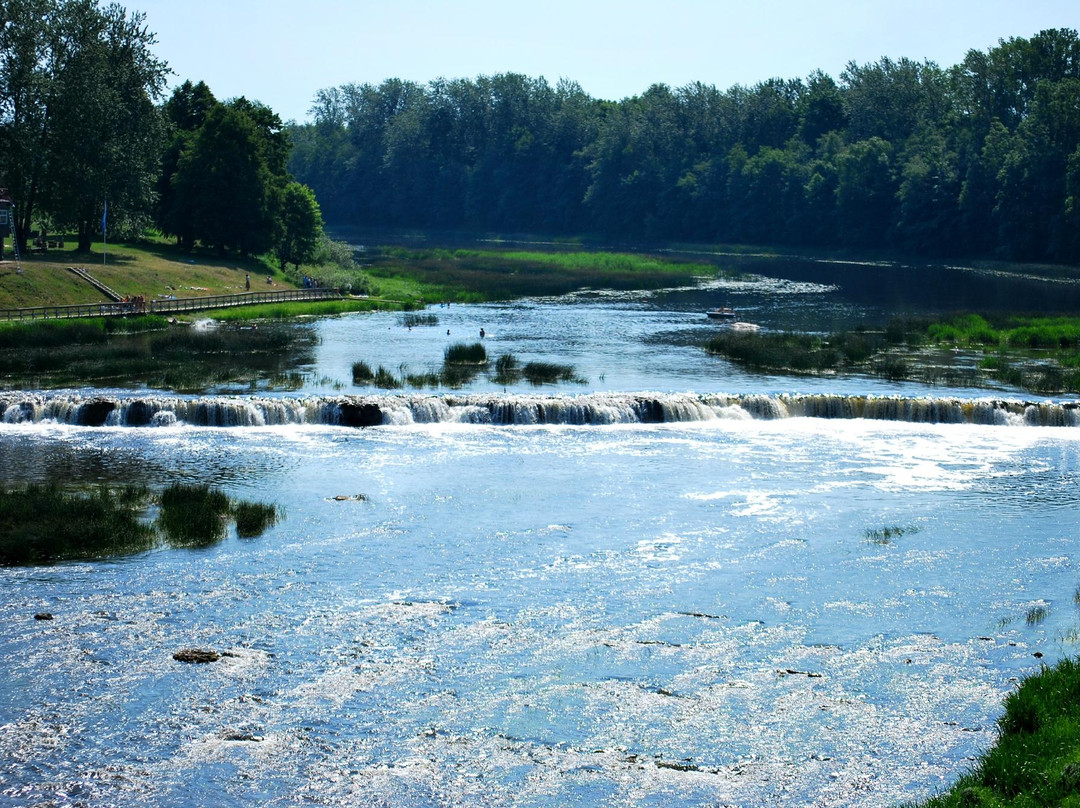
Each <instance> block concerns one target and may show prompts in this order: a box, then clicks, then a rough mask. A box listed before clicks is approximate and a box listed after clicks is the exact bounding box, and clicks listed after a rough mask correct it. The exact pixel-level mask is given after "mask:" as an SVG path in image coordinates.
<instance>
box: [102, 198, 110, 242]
mask: <svg viewBox="0 0 1080 808" xmlns="http://www.w3.org/2000/svg"><path fill="white" fill-rule="evenodd" d="M108 217H109V200H107V199H106V200H105V209H104V210H102V211H101V233H102V235H104V234H105V221H106V220H107V219H108Z"/></svg>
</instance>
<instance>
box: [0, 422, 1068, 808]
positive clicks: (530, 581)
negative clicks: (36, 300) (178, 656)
mask: <svg viewBox="0 0 1080 808" xmlns="http://www.w3.org/2000/svg"><path fill="white" fill-rule="evenodd" d="M2 429H3V430H4V433H3V445H4V447H5V460H6V465H5V467H6V468H7V469H8V470H9V471H8V474H9V475H11V476H18V477H34V476H37V475H39V474H40V473H42V472H45V473H53V474H56V473H60V472H62V471H64V470H67V471H68V472H69V473H73V470H75V469H83V470H85V471H86V472H88V473H90V474H91V475H92V474H94V473H95V472H94V470H95V469H99V468H104V467H107V468H110V469H113V470H117V469H118V470H120V472H119V473H122V472H123V470H124V469H125V468H132V469H134V468H137V469H139V470H141V472H142V474H143V477H144V479H146V480H147V482H150V483H158V482H162V483H163V482H165V481H168V480H174V479H176V478H177V477H178V476H179V477H184V478H198V479H201V480H208V481H211V482H217V483H219V484H222V485H224V486H225V487H226V488H227V489H228V490H229V491H230V492H231V493H233V494H235V495H238V496H243V497H248V498H255V499H263V500H270V501H274V502H277V503H278V504H280V505H282V506H283V507H284V509H285V511H286V513H287V518H286V520H285V521H284V522H283V523H282V524H280V525H279V526H277V527H275V528H273V529H271V530H270V531H269V532H268V533H267V534H266V535H264V536H263V537H261V538H259V539H255V540H238V539H235V538H232V539H229V540H227V541H225V542H224V543H222V544H221V545H219V546H217V547H214V548H211V549H208V550H200V551H179V550H162V551H157V552H152V553H149V554H145V555H142V556H136V557H132V558H127V559H122V560H116V561H113V562H84V563H70V564H61V565H56V566H52V567H41V568H32V569H6V570H2V571H0V582H2V583H0V585H2V586H3V589H4V591H5V593H6V595H7V596H6V597H5V598H4V601H3V605H2V621H0V625H2V626H3V629H2V630H0V651H2V653H3V655H4V658H5V659H6V660H7V664H6V668H7V671H6V674H7V675H6V676H5V679H4V684H3V686H2V691H0V692H2V695H3V698H2V700H0V759H2V760H3V761H4V762H3V763H2V764H0V782H2V786H3V788H2V791H0V794H2V800H3V801H4V802H5V804H10V805H17V804H26V803H30V804H35V803H38V802H43V801H50V800H52V801H55V802H65V801H71V802H75V801H82V802H85V803H86V804H93V805H129V804H133V803H138V804H150V805H171V804H222V805H224V804H230V803H235V802H237V801H252V802H260V803H263V802H269V803H273V802H287V801H290V800H297V799H299V800H301V801H310V802H315V803H320V804H330V805H350V804H354V803H356V802H357V801H361V802H365V803H368V804H390V805H403V806H411V805H430V804H433V803H438V804H453V805H492V804H499V805H566V804H575V803H576V804H603V805H643V804H644V805H701V804H725V803H728V804H738V805H764V804H769V805H805V804H811V803H812V804H821V805H851V804H863V805H890V804H895V803H896V802H898V801H900V800H902V799H908V798H912V797H916V796H920V795H926V794H928V793H930V792H932V791H933V790H934V789H936V788H938V787H940V786H942V785H944V784H945V783H947V782H948V781H949V780H950V779H951V778H953V777H955V776H956V775H957V774H958V773H959V772H960V771H961V770H962V769H963V768H964V767H965V766H966V765H967V764H968V760H969V757H970V756H971V755H974V754H977V753H978V751H979V750H981V749H983V748H985V747H986V746H987V745H988V744H989V743H990V742H992V739H993V722H994V720H995V718H996V716H997V714H998V712H999V709H1000V706H999V705H1000V700H1001V698H1002V696H1003V695H1004V694H1005V693H1006V692H1008V690H1009V688H1010V687H1012V686H1013V683H1014V682H1015V680H1016V677H1019V676H1022V675H1023V674H1025V673H1027V672H1030V671H1032V670H1034V669H1035V668H1036V667H1037V666H1038V664H1039V660H1038V659H1037V658H1036V657H1035V656H1033V655H1034V654H1035V653H1036V652H1039V653H1042V654H1044V655H1045V656H1044V657H1043V660H1045V661H1052V660H1053V659H1054V658H1056V657H1058V656H1059V655H1061V654H1063V653H1069V652H1070V650H1071V649H1072V646H1071V645H1070V644H1069V640H1068V637H1069V636H1070V635H1069V631H1070V630H1071V629H1072V628H1073V627H1074V625H1075V624H1076V612H1075V608H1074V606H1073V605H1072V600H1071V599H1072V593H1073V591H1074V589H1075V587H1076V585H1077V583H1078V573H1077V571H1076V569H1075V568H1074V566H1073V564H1072V563H1071V561H1070V559H1072V558H1073V557H1075V553H1076V549H1077V547H1076V545H1077V542H1078V540H1080V536H1078V535H1077V533H1076V527H1075V525H1076V513H1077V501H1076V493H1075V492H1076V490H1077V486H1076V483H1077V474H1078V471H1080V440H1078V437H1077V436H1076V434H1075V433H1074V432H1073V431H1072V430H1069V429H1066V430H1060V429H1049V428H1039V427H1023V428H1018V429H1009V428H1003V427H997V426H979V425H966V424H963V425H956V424H947V425H919V424H906V423H875V422H867V421H857V420H844V421H835V420H816V419H787V420H782V421H755V420H749V421H747V420H723V419H715V420H711V421H708V422H699V423H695V424H690V425H679V424H662V425H642V424H633V425H621V426H620V425H616V426H600V427H597V426H582V427H576V426H518V427H500V426H470V425H463V424H427V425H410V426H404V427H395V426H385V427H382V428H379V429H368V430H356V429H350V428H344V427H330V426H283V427H252V428H244V429H221V428H209V427H206V428H196V427H180V426H177V427H166V428H154V429H110V428H103V429H102V428H97V429H95V428H88V427H70V426H68V427H63V426H58V425H48V424H45V425H37V426H34V425H28V424H20V425H9V426H6V427H2ZM357 494H363V495H364V498H363V499H361V500H358V499H351V500H347V501H338V500H336V499H335V498H334V497H335V496H337V495H347V496H350V497H354V496H355V495H357ZM885 528H890V529H892V530H895V534H892V533H891V532H890V536H891V538H889V539H887V540H886V539H883V538H882V534H883V531H884V529H885ZM1036 602H1037V603H1039V604H1048V606H1049V612H1050V616H1049V618H1048V619H1047V620H1046V621H1044V622H1042V623H1039V624H1036V625H1029V624H1028V623H1027V622H1026V621H1025V614H1026V611H1027V610H1028V609H1029V608H1030V606H1031V604H1032V603H1036ZM40 611H48V612H51V613H53V614H54V616H55V619H54V620H53V621H49V622H42V621H35V620H34V619H33V615H34V614H35V613H36V612H40ZM189 646H201V647H208V648H213V649H215V650H219V651H227V652H229V653H230V654H235V656H226V657H224V658H223V659H222V660H220V661H219V662H217V663H214V664H212V665H208V666H185V665H183V664H181V663H178V662H175V661H173V659H172V654H173V652H175V651H176V650H178V649H180V648H183V647H189Z"/></svg>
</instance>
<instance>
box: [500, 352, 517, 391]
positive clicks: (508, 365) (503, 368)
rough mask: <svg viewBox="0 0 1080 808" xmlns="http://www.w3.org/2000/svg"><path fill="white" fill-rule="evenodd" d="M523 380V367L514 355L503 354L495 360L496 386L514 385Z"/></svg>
mask: <svg viewBox="0 0 1080 808" xmlns="http://www.w3.org/2000/svg"><path fill="white" fill-rule="evenodd" d="M520 378H521V365H520V363H519V362H518V360H517V357H515V356H514V355H513V354H508V353H507V354H502V355H501V356H500V357H499V358H498V359H496V360H495V376H494V377H493V381H494V382H495V383H496V384H514V383H515V382H516V381H518V379H520Z"/></svg>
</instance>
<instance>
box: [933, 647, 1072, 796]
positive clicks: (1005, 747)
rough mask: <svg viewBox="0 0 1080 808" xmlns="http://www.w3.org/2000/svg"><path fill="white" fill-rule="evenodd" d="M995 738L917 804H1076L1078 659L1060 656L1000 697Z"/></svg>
mask: <svg viewBox="0 0 1080 808" xmlns="http://www.w3.org/2000/svg"><path fill="white" fill-rule="evenodd" d="M998 733H999V734H998V739H997V742H996V743H995V744H994V746H993V747H991V748H990V749H989V750H987V751H986V752H985V753H984V754H983V755H981V756H980V758H979V761H978V763H977V764H976V765H975V767H974V768H973V769H972V770H971V772H969V773H968V774H966V775H964V776H963V777H961V778H960V780H959V781H957V783H956V785H954V786H953V787H952V788H951V789H950V790H949V791H948V792H947V793H945V794H942V795H940V796H937V797H934V798H933V799H930V800H928V801H926V802H924V803H920V805H921V806H923V808H953V807H954V806H955V807H956V808H959V806H979V805H985V806H1008V807H1012V806H1015V807H1016V808H1020V806H1037V805H1054V806H1078V805H1080V751H1078V750H1080V664H1078V663H1077V662H1076V661H1075V660H1072V659H1063V660H1062V661H1060V662H1058V663H1057V664H1056V665H1054V666H1053V667H1049V668H1047V667H1044V668H1043V669H1042V670H1040V671H1039V672H1038V673H1036V674H1034V675H1032V676H1029V677H1027V678H1026V679H1025V680H1024V681H1023V682H1022V683H1021V685H1020V687H1019V688H1018V689H1017V690H1015V691H1013V692H1012V693H1010V694H1009V695H1008V696H1007V697H1006V699H1005V713H1004V715H1002V717H1001V718H1000V719H999V720H998Z"/></svg>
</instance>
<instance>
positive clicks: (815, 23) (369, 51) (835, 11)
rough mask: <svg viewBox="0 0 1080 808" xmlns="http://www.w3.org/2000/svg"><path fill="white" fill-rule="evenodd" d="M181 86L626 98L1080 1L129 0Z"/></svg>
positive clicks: (939, 39) (1020, 20)
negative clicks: (537, 87)
mask: <svg viewBox="0 0 1080 808" xmlns="http://www.w3.org/2000/svg"><path fill="white" fill-rule="evenodd" d="M120 2H121V4H122V5H124V6H126V7H127V8H128V9H130V10H132V11H142V12H145V13H146V22H147V25H148V27H149V28H150V30H151V31H153V32H155V33H156V34H157V38H158V45H157V46H156V47H155V49H154V50H155V52H156V53H157V54H158V55H159V56H160V57H161V58H163V59H165V60H166V61H167V62H168V63H169V65H170V67H171V68H172V69H173V71H174V72H175V74H176V75H175V76H174V77H173V79H174V81H173V84H174V85H175V84H177V83H180V82H182V81H184V80H185V79H191V80H193V81H199V80H202V81H205V82H206V83H207V84H208V85H209V86H210V89H211V90H212V91H213V92H214V94H215V95H216V96H217V97H218V98H219V99H226V98H232V97H234V96H238V95H246V96H247V97H248V98H252V99H257V100H259V101H261V102H263V103H264V104H267V105H269V106H270V107H271V108H272V109H273V110H274V111H275V112H277V113H278V114H279V115H280V116H281V117H282V118H283V119H284V120H296V121H304V120H306V119H307V118H308V109H309V108H310V106H311V101H312V98H313V97H314V95H315V93H316V91H318V90H320V89H323V88H327V87H335V86H338V85H341V84H347V83H349V82H357V83H365V82H370V83H373V84H377V83H379V82H381V81H383V80H384V79H387V78H403V79H411V80H414V81H417V82H421V83H425V82H427V81H430V80H431V79H434V78H438V77H440V76H441V77H446V78H474V77H476V76H480V75H491V74H493V73H503V72H516V73H524V74H526V75H528V76H532V77H538V76H543V77H545V78H546V79H547V80H548V81H550V82H551V83H553V84H554V83H555V82H556V81H558V80H559V79H560V78H567V79H572V80H574V81H577V82H578V83H579V84H581V86H582V88H583V89H584V90H585V91H586V92H587V93H589V94H590V95H592V96H593V97H595V98H604V99H610V100H618V99H621V98H625V97H627V96H632V95H638V94H640V93H641V92H643V91H644V90H646V89H647V88H648V87H649V85H651V84H654V83H657V82H663V83H665V84H668V85H671V86H673V87H680V86H683V85H685V84H688V83H690V82H692V81H701V82H704V83H706V84H714V85H716V86H717V87H719V88H720V89H727V88H729V87H731V86H732V85H734V84H743V85H747V86H749V85H753V84H756V83H757V82H759V81H764V80H765V79H769V78H774V77H779V78H805V77H806V76H807V75H808V74H809V73H810V72H811V71H813V70H816V69H821V70H824V71H825V72H826V73H828V74H830V75H831V76H833V77H834V78H835V77H838V75H839V73H840V71H841V70H842V69H843V67H844V65H845V64H847V62H849V61H851V60H854V61H856V62H859V63H865V62H871V61H876V60H877V59H879V58H881V57H882V56H889V57H892V58H900V57H902V56H906V57H909V58H912V59H916V60H922V59H930V60H931V61H935V62H937V63H938V64H940V65H942V66H943V67H944V66H949V65H953V64H956V63H957V62H959V61H960V60H961V59H962V58H963V57H964V54H965V53H966V52H967V51H968V50H969V49H972V48H974V49H977V50H986V49H987V48H990V47H993V46H994V45H996V44H997V42H998V40H999V39H1007V38H1009V37H1013V36H1020V37H1029V36H1031V35H1033V34H1035V33H1037V32H1039V31H1041V30H1043V29H1046V28H1073V29H1080V0H910V1H908V2H905V0H892V1H891V2H888V3H883V2H877V1H876V0H867V1H866V2H854V1H853V0H802V1H801V2H792V1H790V0H737V1H736V2H729V1H728V0H722V1H718V2H706V0H661V1H660V2H646V1H645V0H620V1H618V2H617V1H616V0H545V2H536V0H533V2H528V3H525V2H520V0H444V2H437V0H355V1H354V2H349V1H348V0H289V1H286V0H130V2H124V1H123V0H120Z"/></svg>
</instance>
